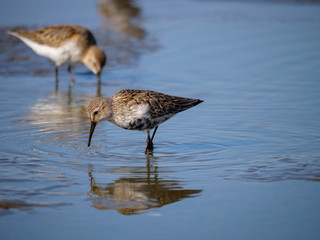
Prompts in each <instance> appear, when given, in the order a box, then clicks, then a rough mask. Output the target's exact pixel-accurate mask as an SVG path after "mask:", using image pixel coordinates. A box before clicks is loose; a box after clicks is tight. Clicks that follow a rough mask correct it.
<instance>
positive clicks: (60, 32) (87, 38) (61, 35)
mask: <svg viewBox="0 0 320 240" xmlns="http://www.w3.org/2000/svg"><path fill="white" fill-rule="evenodd" d="M8 33H9V34H11V35H14V36H16V37H18V38H20V39H21V40H24V39H28V40H30V41H33V42H35V43H38V44H41V45H47V46H50V47H55V48H56V47H59V46H61V45H62V44H63V43H64V42H65V41H67V40H69V39H71V38H74V37H78V38H79V41H81V44H82V45H96V40H95V38H94V36H93V35H92V33H91V32H90V31H89V30H88V29H86V28H84V27H82V26H78V25H55V26H50V27H45V28H42V29H38V30H29V31H28V30H21V31H20V30H12V31H8Z"/></svg>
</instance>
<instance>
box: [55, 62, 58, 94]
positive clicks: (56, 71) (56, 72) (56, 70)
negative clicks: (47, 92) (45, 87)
mask: <svg viewBox="0 0 320 240" xmlns="http://www.w3.org/2000/svg"><path fill="white" fill-rule="evenodd" d="M54 72H55V75H56V92H58V90H59V79H58V66H54Z"/></svg>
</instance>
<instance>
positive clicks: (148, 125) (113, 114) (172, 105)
mask: <svg viewBox="0 0 320 240" xmlns="http://www.w3.org/2000/svg"><path fill="white" fill-rule="evenodd" d="M201 102H203V101H202V100H200V99H191V98H184V97H176V96H170V95H166V94H163V93H158V92H154V91H146V90H121V91H119V92H117V93H115V94H114V95H113V96H111V97H100V98H95V99H93V100H91V101H90V103H89V105H88V116H89V118H90V120H91V128H90V134H89V141H88V146H90V142H91V138H92V135H93V132H94V129H95V127H96V125H97V123H98V122H100V121H102V120H108V121H110V122H112V123H114V124H115V125H117V126H119V127H121V128H124V129H128V130H139V131H144V132H146V133H147V134H148V137H147V145H146V148H145V152H147V150H152V149H153V138H154V135H155V133H156V131H157V129H158V126H159V124H161V123H163V122H165V121H166V120H168V119H169V118H171V117H173V116H174V115H176V114H177V113H179V112H182V111H184V110H187V109H189V108H191V107H193V106H196V105H198V104H199V103H201ZM153 128H154V132H153V134H152V137H150V130H152V129H153Z"/></svg>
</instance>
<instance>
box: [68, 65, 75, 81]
mask: <svg viewBox="0 0 320 240" xmlns="http://www.w3.org/2000/svg"><path fill="white" fill-rule="evenodd" d="M71 68H72V67H71V64H69V65H68V73H69V76H70V78H71V85H73V83H74V77H73V75H72V72H71Z"/></svg>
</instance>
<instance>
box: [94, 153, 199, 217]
mask: <svg viewBox="0 0 320 240" xmlns="http://www.w3.org/2000/svg"><path fill="white" fill-rule="evenodd" d="M152 162H153V160H152ZM121 170H126V172H128V169H127V167H125V168H123V169H121V167H120V168H118V169H115V171H116V172H119V171H121ZM129 173H130V174H131V175H135V177H122V178H119V179H118V180H116V181H114V182H113V183H99V182H97V181H96V180H95V178H94V170H93V166H92V165H90V166H89V178H90V186H91V189H90V192H89V196H90V197H92V206H93V207H94V208H96V209H100V210H111V209H115V210H116V211H118V212H119V213H121V214H123V215H136V214H142V213H145V212H146V211H147V210H149V209H152V208H160V207H162V206H164V205H167V204H171V203H174V202H178V201H181V200H183V199H184V198H191V197H197V196H198V195H199V193H200V192H202V190H191V189H183V187H182V186H181V185H180V184H179V182H178V181H176V180H165V179H162V178H161V177H159V173H158V167H157V166H156V162H153V163H150V155H148V156H147V163H146V167H140V168H131V169H130V171H129Z"/></svg>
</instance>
